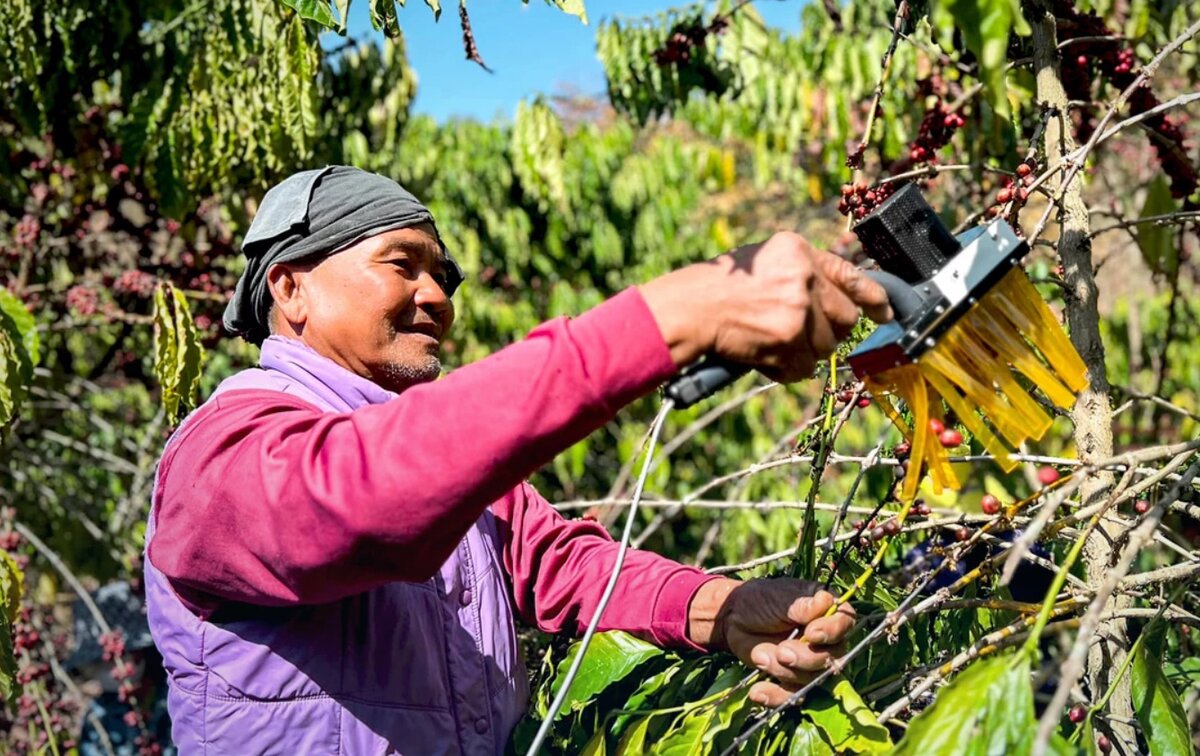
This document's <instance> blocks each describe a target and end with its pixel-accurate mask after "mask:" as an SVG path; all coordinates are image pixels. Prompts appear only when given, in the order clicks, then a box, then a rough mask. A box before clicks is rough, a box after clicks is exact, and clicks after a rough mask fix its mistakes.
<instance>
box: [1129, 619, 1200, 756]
mask: <svg viewBox="0 0 1200 756" xmlns="http://www.w3.org/2000/svg"><path fill="white" fill-rule="evenodd" d="M1163 628H1164V625H1163V624H1162V623H1158V625H1157V627H1152V628H1148V632H1150V633H1152V634H1151V635H1150V636H1148V637H1147V638H1146V639H1145V641H1143V642H1142V644H1141V645H1140V646H1139V647H1138V649H1137V652H1136V654H1135V656H1134V659H1133V667H1132V668H1131V670H1130V687H1131V693H1132V695H1133V708H1134V713H1135V714H1136V715H1137V719H1138V722H1139V723H1141V725H1142V732H1143V733H1144V734H1145V736H1146V743H1147V744H1148V745H1149V746H1150V755H1151V756H1176V755H1178V756H1190V754H1192V753H1193V751H1192V737H1191V733H1190V731H1189V728H1188V719H1187V715H1186V714H1185V713H1184V711H1183V703H1182V702H1181V701H1180V700H1179V694H1178V693H1176V692H1175V689H1174V688H1172V687H1171V683H1169V682H1168V681H1167V677H1166V675H1165V674H1164V673H1163V668H1162V664H1161V663H1160V662H1159V661H1158V660H1159V659H1161V658H1162V633H1163Z"/></svg>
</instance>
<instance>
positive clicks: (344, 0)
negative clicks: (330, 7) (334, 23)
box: [333, 0, 350, 37]
mask: <svg viewBox="0 0 1200 756" xmlns="http://www.w3.org/2000/svg"><path fill="white" fill-rule="evenodd" d="M333 4H334V5H336V6H337V11H338V28H337V33H338V34H341V35H342V36H343V37H344V36H346V25H347V24H348V23H349V21H350V0H333Z"/></svg>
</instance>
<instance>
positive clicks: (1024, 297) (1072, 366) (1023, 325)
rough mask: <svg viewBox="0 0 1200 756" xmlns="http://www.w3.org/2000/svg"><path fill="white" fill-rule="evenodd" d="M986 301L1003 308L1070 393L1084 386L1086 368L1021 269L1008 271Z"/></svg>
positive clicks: (1085, 384) (1080, 389)
mask: <svg viewBox="0 0 1200 756" xmlns="http://www.w3.org/2000/svg"><path fill="white" fill-rule="evenodd" d="M987 298H988V299H990V300H992V301H993V302H994V303H995V304H996V305H997V306H999V307H1001V308H1003V310H1004V312H1005V314H1006V315H1007V316H1008V317H1009V319H1010V320H1012V322H1013V324H1014V325H1016V326H1017V327H1018V330H1021V331H1024V332H1025V335H1026V338H1028V339H1029V341H1030V342H1032V343H1033V345H1034V346H1035V347H1037V348H1038V350H1039V351H1041V353H1042V354H1043V355H1044V356H1045V357H1046V361H1047V362H1049V363H1050V365H1051V366H1053V368H1054V371H1055V372H1056V373H1058V375H1059V376H1060V377H1061V378H1062V380H1063V382H1064V383H1066V384H1067V386H1068V387H1069V388H1070V389H1071V390H1072V391H1075V392H1079V391H1082V390H1083V389H1084V388H1086V387H1087V367H1086V366H1085V365H1084V364H1083V360H1082V359H1081V358H1080V356H1079V353H1078V352H1076V351H1075V347H1074V346H1073V345H1072V344H1071V340H1070V339H1069V338H1067V335H1066V333H1065V332H1064V331H1063V329H1062V326H1061V325H1059V323H1058V321H1057V320H1055V318H1054V313H1053V312H1051V311H1050V307H1049V306H1048V305H1047V304H1046V302H1045V300H1043V299H1042V297H1041V295H1040V294H1038V291H1037V289H1035V288H1034V286H1033V284H1032V283H1030V281H1029V279H1028V278H1026V277H1025V272H1024V271H1023V270H1020V269H1019V268H1014V269H1013V270H1011V271H1009V272H1008V273H1007V274H1006V275H1005V276H1004V278H1003V279H1001V280H1000V283H999V284H997V286H996V287H995V289H993V290H992V291H991V292H990V293H989V294H988V297H987Z"/></svg>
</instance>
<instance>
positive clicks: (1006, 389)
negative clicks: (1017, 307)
mask: <svg viewBox="0 0 1200 756" xmlns="http://www.w3.org/2000/svg"><path fill="white" fill-rule="evenodd" d="M957 327H958V328H959V330H960V332H961V334H962V335H963V336H964V337H965V340H966V342H967V343H970V344H973V345H975V346H977V347H978V348H977V349H975V350H973V354H974V355H975V358H976V364H978V365H979V366H980V367H981V368H983V370H984V372H983V373H981V375H983V376H991V377H992V380H993V381H994V382H995V383H996V385H998V386H999V387H1000V394H1001V395H1002V396H1003V397H1004V398H1005V399H1006V400H1007V401H1008V403H1009V405H1010V406H1011V407H1012V411H1013V413H1014V419H1015V420H1017V421H1018V422H1019V423H1020V424H1021V428H1022V429H1023V430H1024V432H1025V433H1026V435H1027V436H1032V437H1034V438H1041V437H1042V436H1044V435H1045V434H1046V431H1047V430H1049V429H1050V426H1051V425H1052V424H1053V423H1054V419H1053V418H1051V417H1050V416H1049V415H1047V414H1046V412H1045V411H1044V410H1043V409H1042V408H1041V407H1039V406H1038V403H1037V402H1035V401H1034V400H1033V397H1031V396H1030V395H1029V392H1028V391H1026V390H1025V388H1024V387H1023V386H1021V384H1019V383H1017V381H1016V379H1015V378H1013V375H1012V372H1011V371H1010V370H1009V367H1008V363H1007V362H1006V361H1005V360H1004V359H1003V358H1001V357H998V356H997V355H996V353H995V352H993V351H992V350H991V349H989V348H988V346H989V342H988V341H987V338H986V337H985V336H984V335H983V334H981V333H980V332H979V331H978V330H976V329H975V328H973V327H972V325H971V323H970V321H969V320H967V319H964V320H963V321H962V322H960V323H959V324H958V326H957Z"/></svg>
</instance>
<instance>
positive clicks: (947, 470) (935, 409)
mask: <svg viewBox="0 0 1200 756" xmlns="http://www.w3.org/2000/svg"><path fill="white" fill-rule="evenodd" d="M917 369H918V376H919V380H920V383H921V390H922V391H924V392H925V396H926V398H927V400H928V402H929V416H930V417H931V418H934V417H936V418H937V419H938V420H940V421H941V422H942V424H943V425H945V424H946V416H945V413H943V412H942V402H941V401H940V399H939V398H938V392H937V391H936V390H934V388H933V386H931V385H930V384H929V382H928V381H926V380H925V376H924V374H922V373H921V372H920V365H918V366H917ZM926 448H927V449H928V453H929V459H928V460H927V461H928V463H929V476H930V479H931V480H932V481H933V490H934V492H935V493H941V492H942V489H943V488H954V489H957V488H959V485H958V477H957V476H956V475H955V474H954V468H953V467H952V466H951V464H950V455H949V454H948V453H947V452H946V447H944V446H942V443H941V440H940V439H939V440H938V442H937V443H933V442H930V444H929V446H928V447H926Z"/></svg>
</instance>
